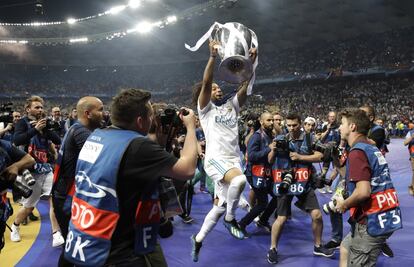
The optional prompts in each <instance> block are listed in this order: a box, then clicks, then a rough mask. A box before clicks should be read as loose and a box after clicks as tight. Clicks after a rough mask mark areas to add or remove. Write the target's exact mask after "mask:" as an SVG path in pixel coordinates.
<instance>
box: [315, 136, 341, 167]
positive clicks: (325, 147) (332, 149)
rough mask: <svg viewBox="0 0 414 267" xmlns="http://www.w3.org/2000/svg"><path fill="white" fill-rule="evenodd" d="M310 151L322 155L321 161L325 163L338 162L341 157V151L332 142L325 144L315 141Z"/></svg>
mask: <svg viewBox="0 0 414 267" xmlns="http://www.w3.org/2000/svg"><path fill="white" fill-rule="evenodd" d="M312 149H313V150H314V151H319V152H321V153H322V154H323V157H322V161H323V162H326V163H329V162H332V161H334V160H339V158H340V157H341V150H340V149H339V147H338V145H337V144H336V142H334V141H332V142H328V143H325V144H324V143H322V142H320V141H317V142H316V143H314V144H313V146H312Z"/></svg>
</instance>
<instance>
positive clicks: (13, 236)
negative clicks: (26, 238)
mask: <svg viewBox="0 0 414 267" xmlns="http://www.w3.org/2000/svg"><path fill="white" fill-rule="evenodd" d="M11 229H12V231H11V233H10V240H11V241H13V242H19V241H20V240H22V239H21V237H20V227H19V226H16V225H15V224H14V223H13V224H12V226H11Z"/></svg>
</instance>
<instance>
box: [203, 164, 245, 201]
mask: <svg viewBox="0 0 414 267" xmlns="http://www.w3.org/2000/svg"><path fill="white" fill-rule="evenodd" d="M233 168H237V169H239V170H240V171H241V172H242V173H243V171H242V165H241V161H240V158H234V159H226V160H224V159H206V160H205V161H204V170H205V171H206V173H207V175H208V176H209V177H210V178H211V179H212V180H213V182H214V197H217V198H218V199H219V203H218V206H219V207H220V206H222V205H223V204H224V203H225V202H226V197H227V191H228V189H229V184H227V183H225V182H224V180H223V178H224V175H225V174H226V172H228V171H229V170H231V169H233Z"/></svg>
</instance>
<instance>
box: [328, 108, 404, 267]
mask: <svg viewBox="0 0 414 267" xmlns="http://www.w3.org/2000/svg"><path fill="white" fill-rule="evenodd" d="M341 115H342V118H341V121H342V124H341V126H340V131H341V138H342V139H343V140H346V141H347V143H348V144H349V145H350V147H351V150H350V152H349V156H348V159H347V168H346V173H345V177H346V188H347V191H348V195H349V196H348V197H347V198H346V199H343V198H338V199H337V201H336V207H335V208H336V210H337V211H338V212H340V213H344V212H345V211H347V210H348V209H349V210H350V215H351V217H350V220H349V222H350V223H351V232H350V233H349V234H348V235H347V236H346V237H345V238H344V240H343V241H342V243H341V248H340V252H341V255H340V266H375V265H376V261H377V258H378V256H379V254H380V253H381V250H382V247H383V245H384V244H385V241H386V240H387V238H389V237H390V236H391V234H392V233H393V232H394V231H396V230H398V229H401V228H402V221H401V220H402V219H401V210H400V208H399V202H398V198H397V193H396V191H395V188H394V186H393V183H392V181H391V177H390V170H389V168H388V163H387V161H386V160H385V158H384V156H383V155H382V153H381V152H380V151H379V149H378V148H377V147H375V146H373V145H372V142H371V141H370V140H369V139H368V137H367V135H368V132H369V130H370V119H369V117H368V116H367V114H366V113H365V112H364V111H363V110H360V109H345V110H344V111H343V112H342V113H341Z"/></svg>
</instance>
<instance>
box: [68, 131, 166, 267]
mask: <svg viewBox="0 0 414 267" xmlns="http://www.w3.org/2000/svg"><path fill="white" fill-rule="evenodd" d="M135 138H144V137H143V136H142V135H140V134H139V133H137V132H135V131H128V130H118V129H105V130H101V129H97V130H95V131H94V132H93V133H92V134H91V135H90V136H89V138H88V139H87V141H86V142H85V144H84V146H83V148H82V150H81V152H80V154H79V159H78V163H77V166H76V177H75V194H74V197H73V201H72V218H71V222H70V224H69V231H68V236H67V238H66V245H65V258H66V259H67V260H69V261H70V262H72V263H74V264H75V265H77V266H102V265H104V264H105V262H106V260H107V258H108V255H109V252H110V250H111V237H112V235H113V233H114V231H115V228H116V226H117V222H118V219H119V206H118V197H117V193H116V185H117V178H118V173H119V166H120V164H121V160H122V158H123V155H124V153H125V151H126V149H127V148H128V146H129V144H130V143H131V141H132V140H134V139H135ZM119 140H122V142H120V141H119ZM150 191H151V190H150ZM144 197H146V198H143V200H142V201H141V202H140V203H139V204H138V208H137V212H136V230H139V229H141V231H136V240H137V241H138V239H139V242H136V244H141V243H142V240H144V242H143V243H144V245H143V247H141V246H139V245H136V247H135V252H136V254H138V255H139V254H141V253H142V254H144V253H146V252H148V251H151V249H152V245H154V246H155V242H156V234H153V233H154V232H156V231H158V228H157V226H158V223H159V217H160V215H159V214H160V211H159V202H158V192H155V193H151V194H150V195H149V196H144ZM148 199H150V200H148ZM154 203H155V205H153V204H154ZM148 216H149V217H150V218H152V220H151V221H148V220H147V221H145V222H144V219H143V218H144V217H145V218H147V217H148ZM157 219H158V220H157ZM144 223H145V225H144ZM153 225H155V226H154V227H152V226H153ZM142 229H144V231H142ZM143 235H145V236H143ZM154 240H155V241H154ZM148 244H151V246H149V245H148Z"/></svg>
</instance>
